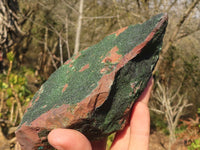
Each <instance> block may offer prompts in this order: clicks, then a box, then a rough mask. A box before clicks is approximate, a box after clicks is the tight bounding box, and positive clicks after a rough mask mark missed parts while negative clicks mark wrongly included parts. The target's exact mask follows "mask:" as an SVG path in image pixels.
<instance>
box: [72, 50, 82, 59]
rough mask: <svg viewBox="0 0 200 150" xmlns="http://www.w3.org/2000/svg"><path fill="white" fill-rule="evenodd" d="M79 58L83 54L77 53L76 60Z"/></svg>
mask: <svg viewBox="0 0 200 150" xmlns="http://www.w3.org/2000/svg"><path fill="white" fill-rule="evenodd" d="M79 56H81V53H80V52H79V53H77V54H76V55H75V56H74V59H75V60H76V59H77V58H78V57H79Z"/></svg>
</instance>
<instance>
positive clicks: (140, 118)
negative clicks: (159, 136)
mask: <svg viewBox="0 0 200 150" xmlns="http://www.w3.org/2000/svg"><path fill="white" fill-rule="evenodd" d="M152 87H153V79H152V78H151V79H150V81H149V83H148V85H147V87H146V89H145V90H144V92H143V93H142V95H141V96H140V98H139V99H138V101H137V103H136V104H135V105H134V107H133V110H132V117H131V120H130V143H129V149H132V148H134V149H136V150H137V149H142V150H147V149H148V147H149V134H150V114H149V108H148V106H147V104H148V101H149V98H150V93H151V90H152Z"/></svg>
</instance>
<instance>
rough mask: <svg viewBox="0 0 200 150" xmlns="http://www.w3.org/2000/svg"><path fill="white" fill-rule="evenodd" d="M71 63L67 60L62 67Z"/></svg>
mask: <svg viewBox="0 0 200 150" xmlns="http://www.w3.org/2000/svg"><path fill="white" fill-rule="evenodd" d="M71 61H72V59H71V58H70V59H68V60H67V61H66V62H65V63H64V65H68V64H69V63H70V62H71Z"/></svg>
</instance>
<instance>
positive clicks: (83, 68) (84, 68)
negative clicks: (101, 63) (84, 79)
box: [79, 64, 90, 72]
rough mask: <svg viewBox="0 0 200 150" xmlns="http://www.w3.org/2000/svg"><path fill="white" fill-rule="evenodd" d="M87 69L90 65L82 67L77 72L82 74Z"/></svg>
mask: <svg viewBox="0 0 200 150" xmlns="http://www.w3.org/2000/svg"><path fill="white" fill-rule="evenodd" d="M89 67H90V65H89V64H87V65H85V66H83V67H82V68H81V69H80V70H79V72H83V71H84V70H86V69H88V68H89Z"/></svg>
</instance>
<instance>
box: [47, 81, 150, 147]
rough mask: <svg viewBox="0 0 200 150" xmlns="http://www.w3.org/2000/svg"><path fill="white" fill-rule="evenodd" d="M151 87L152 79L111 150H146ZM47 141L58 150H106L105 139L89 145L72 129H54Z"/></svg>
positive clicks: (86, 140)
mask: <svg viewBox="0 0 200 150" xmlns="http://www.w3.org/2000/svg"><path fill="white" fill-rule="evenodd" d="M152 87H153V78H151V79H150V81H149V83H148V85H147V87H146V88H145V90H144V92H143V93H142V95H141V96H140V97H139V99H138V100H137V102H136V103H135V104H134V107H133V110H132V114H131V119H130V123H129V124H128V125H127V126H126V127H125V128H124V130H122V131H120V132H118V133H117V134H116V136H115V139H114V141H113V143H112V146H111V150H132V149H134V150H148V147H149V134H150V114H149V109H148V101H149V97H150V92H151V90H152ZM48 141H49V143H50V144H51V145H52V146H54V147H55V148H56V149H58V150H82V149H84V150H105V149H106V138H105V139H102V140H101V141H94V142H92V143H90V141H89V140H88V139H87V138H86V137H85V136H84V135H83V134H82V133H80V132H78V131H76V130H73V129H54V130H52V131H51V132H50V133H49V135H48Z"/></svg>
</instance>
